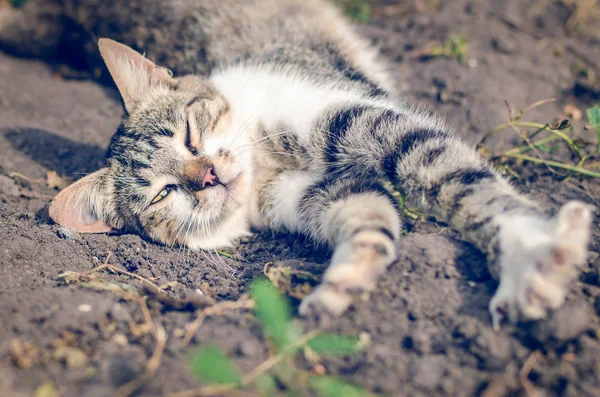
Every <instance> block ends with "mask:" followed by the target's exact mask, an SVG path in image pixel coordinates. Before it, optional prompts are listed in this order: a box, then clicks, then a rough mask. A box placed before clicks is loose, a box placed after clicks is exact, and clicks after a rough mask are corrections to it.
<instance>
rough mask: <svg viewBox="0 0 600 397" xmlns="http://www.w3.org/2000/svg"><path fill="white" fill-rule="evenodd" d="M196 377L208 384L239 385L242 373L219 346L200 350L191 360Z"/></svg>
mask: <svg viewBox="0 0 600 397" xmlns="http://www.w3.org/2000/svg"><path fill="white" fill-rule="evenodd" d="M190 369H191V370H192V373H193V374H194V376H196V377H197V378H198V379H200V380H202V381H204V382H207V383H220V384H225V383H237V382H239V381H240V379H241V376H240V373H239V372H238V371H237V370H236V369H235V368H234V366H233V364H232V363H231V361H230V360H229V359H228V358H227V357H226V356H225V354H223V352H222V351H221V349H219V348H218V347H217V346H206V347H202V348H200V349H198V350H197V351H196V353H194V355H193V356H192V358H191V359H190Z"/></svg>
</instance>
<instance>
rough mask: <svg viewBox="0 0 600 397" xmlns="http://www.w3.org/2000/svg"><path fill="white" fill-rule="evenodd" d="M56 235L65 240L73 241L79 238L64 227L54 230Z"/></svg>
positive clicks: (74, 232) (72, 231) (77, 234)
mask: <svg viewBox="0 0 600 397" xmlns="http://www.w3.org/2000/svg"><path fill="white" fill-rule="evenodd" d="M56 235H57V236H58V237H60V238H62V239H65V240H75V239H77V238H78V237H79V233H77V232H76V231H74V230H72V229H69V228H68V227H65V226H60V227H59V228H58V229H56Z"/></svg>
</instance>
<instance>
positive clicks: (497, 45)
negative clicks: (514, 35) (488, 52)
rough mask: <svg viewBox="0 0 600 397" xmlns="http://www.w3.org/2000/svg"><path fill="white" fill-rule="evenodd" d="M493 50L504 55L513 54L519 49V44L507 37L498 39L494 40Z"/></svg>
mask: <svg viewBox="0 0 600 397" xmlns="http://www.w3.org/2000/svg"><path fill="white" fill-rule="evenodd" d="M492 48H493V49H494V50H496V51H498V52H501V53H503V54H512V53H513V52H514V51H515V49H516V48H517V44H516V43H515V42H514V41H513V40H511V39H509V38H506V37H496V38H494V39H492Z"/></svg>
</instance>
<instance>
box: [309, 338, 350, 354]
mask: <svg viewBox="0 0 600 397" xmlns="http://www.w3.org/2000/svg"><path fill="white" fill-rule="evenodd" d="M308 346H310V348H311V349H313V350H314V351H315V353H317V354H331V355H344V354H352V353H356V352H357V351H358V350H359V349H358V339H357V338H354V337H350V336H343V335H336V334H320V335H317V336H316V337H314V338H313V339H311V340H310V341H309V342H308Z"/></svg>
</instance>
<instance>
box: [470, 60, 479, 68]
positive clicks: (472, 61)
mask: <svg viewBox="0 0 600 397" xmlns="http://www.w3.org/2000/svg"><path fill="white" fill-rule="evenodd" d="M467 65H469V67H470V68H471V69H475V68H476V67H477V65H479V62H478V61H477V59H475V58H471V59H469V61H468V62H467Z"/></svg>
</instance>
